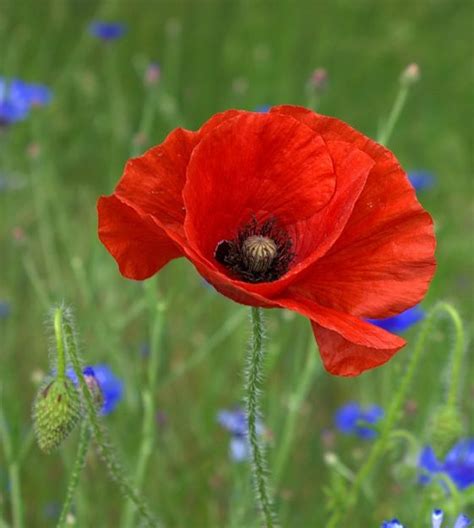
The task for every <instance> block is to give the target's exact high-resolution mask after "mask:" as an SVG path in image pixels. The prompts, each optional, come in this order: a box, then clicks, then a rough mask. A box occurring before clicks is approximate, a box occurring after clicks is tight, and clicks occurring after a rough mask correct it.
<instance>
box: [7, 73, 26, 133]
mask: <svg viewBox="0 0 474 528" xmlns="http://www.w3.org/2000/svg"><path fill="white" fill-rule="evenodd" d="M29 110H30V99H29V94H28V92H27V90H26V86H25V85H24V83H23V82H22V81H19V80H16V79H14V80H12V81H7V80H6V79H4V78H2V77H0V125H2V124H3V125H9V124H11V123H15V122H17V121H22V120H23V119H25V118H26V116H27V115H28V112H29Z"/></svg>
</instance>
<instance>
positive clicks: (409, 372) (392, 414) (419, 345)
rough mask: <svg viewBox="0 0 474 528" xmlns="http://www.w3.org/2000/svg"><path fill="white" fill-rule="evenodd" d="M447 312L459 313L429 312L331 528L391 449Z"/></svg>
mask: <svg viewBox="0 0 474 528" xmlns="http://www.w3.org/2000/svg"><path fill="white" fill-rule="evenodd" d="M443 312H446V313H448V314H449V315H450V316H451V317H452V314H453V312H454V313H456V315H457V312H456V310H455V309H454V308H453V307H452V306H451V305H449V304H448V303H439V304H437V305H436V306H434V308H433V309H432V310H431V311H430V312H429V314H428V316H427V317H426V319H425V322H424V323H423V326H422V327H421V330H420V332H419V334H418V338H417V340H416V343H415V347H414V351H413V354H412V355H411V357H410V362H409V363H408V367H407V369H406V372H405V374H404V376H403V377H402V380H401V383H400V385H399V388H398V391H397V392H396V394H395V396H394V398H393V399H392V403H391V405H390V407H389V409H388V412H387V417H386V419H385V420H384V421H383V423H382V426H381V430H380V435H379V437H378V439H377V441H376V442H375V444H374V445H373V447H372V450H371V451H370V453H369V456H368V457H367V459H366V461H365V463H364V464H363V465H362V467H361V468H360V470H359V472H358V473H357V476H356V478H355V480H354V483H353V486H352V488H351V489H350V491H349V493H348V494H347V498H346V500H345V501H344V503H343V504H342V505H341V506H340V507H339V508H338V509H337V510H336V511H335V512H334V513H333V515H332V517H331V518H330V519H329V522H328V524H327V528H337V527H339V526H341V525H342V523H341V521H344V519H345V518H346V516H347V514H348V511H349V510H350V509H351V508H352V507H353V506H354V505H355V504H356V502H357V498H358V496H359V492H360V490H361V488H362V486H363V485H364V482H365V481H366V479H367V477H368V476H369V475H370V474H371V473H372V471H373V469H374V467H375V466H376V464H377V463H378V462H379V461H380V459H381V458H382V456H383V454H384V453H385V452H386V450H387V446H388V444H389V442H390V438H391V434H392V431H393V429H394V427H395V425H396V422H397V420H398V418H399V417H400V415H401V411H402V407H403V403H404V401H405V399H406V396H407V393H408V389H409V388H410V385H411V383H412V381H413V378H414V376H415V372H416V370H417V368H418V366H419V363H420V361H421V357H422V355H423V351H424V350H425V345H426V341H427V338H428V336H429V335H430V334H431V330H432V328H433V323H434V320H435V319H436V317H438V316H439V315H440V314H442V313H443ZM458 317H459V316H458Z"/></svg>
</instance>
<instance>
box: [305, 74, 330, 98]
mask: <svg viewBox="0 0 474 528" xmlns="http://www.w3.org/2000/svg"><path fill="white" fill-rule="evenodd" d="M328 81H329V76H328V72H327V70H326V69H325V68H316V69H315V70H314V71H313V73H312V74H311V77H310V79H309V85H310V87H311V88H312V89H313V90H314V91H315V92H316V93H317V94H322V93H324V92H325V91H326V89H327V86H328Z"/></svg>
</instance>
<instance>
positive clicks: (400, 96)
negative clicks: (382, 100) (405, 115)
mask: <svg viewBox="0 0 474 528" xmlns="http://www.w3.org/2000/svg"><path fill="white" fill-rule="evenodd" d="M409 91H410V86H409V85H408V84H406V83H400V88H399V90H398V93H397V96H396V98H395V102H394V103H393V106H392V110H391V111H390V114H389V116H388V119H387V121H386V123H385V125H384V127H383V128H382V130H381V131H380V133H379V136H378V138H377V141H378V142H379V143H381V144H382V145H386V144H387V143H388V140H389V139H390V137H391V135H392V132H393V130H394V128H395V125H396V124H397V121H398V119H399V117H400V115H401V113H402V110H403V107H404V106H405V103H406V100H407V96H408V92H409Z"/></svg>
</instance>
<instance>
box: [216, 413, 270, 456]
mask: <svg viewBox="0 0 474 528" xmlns="http://www.w3.org/2000/svg"><path fill="white" fill-rule="evenodd" d="M217 421H218V422H219V424H220V425H221V426H222V427H224V429H227V431H229V432H230V434H231V435H232V438H231V440H230V446H229V451H230V457H231V459H232V460H234V461H235V462H242V461H244V460H248V458H249V456H250V445H249V441H248V438H247V434H248V422H247V417H246V416H245V413H244V411H243V410H242V409H241V408H240V407H236V408H235V409H234V410H232V411H228V410H222V411H219V413H218V414H217ZM263 432H264V427H263V425H262V423H261V422H260V421H257V434H259V435H262V434H263Z"/></svg>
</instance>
